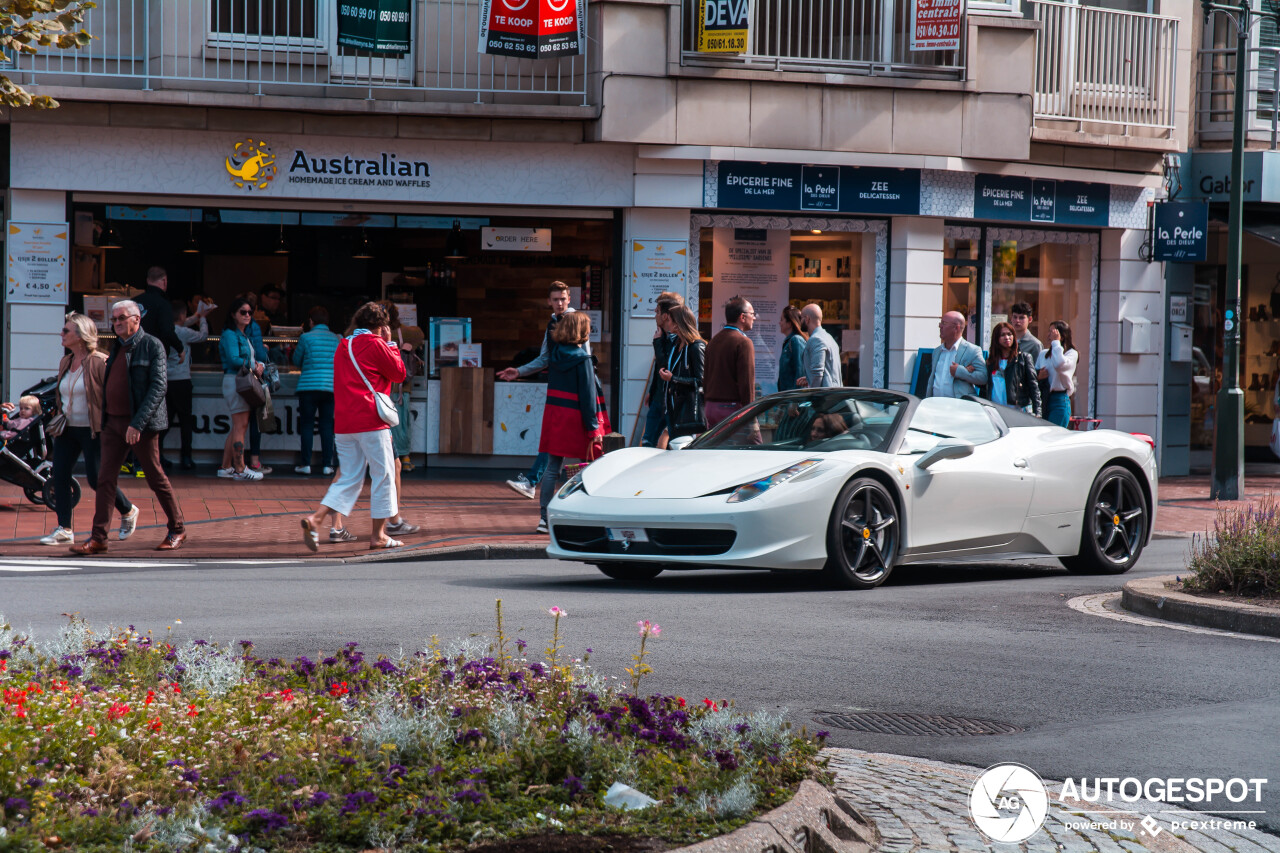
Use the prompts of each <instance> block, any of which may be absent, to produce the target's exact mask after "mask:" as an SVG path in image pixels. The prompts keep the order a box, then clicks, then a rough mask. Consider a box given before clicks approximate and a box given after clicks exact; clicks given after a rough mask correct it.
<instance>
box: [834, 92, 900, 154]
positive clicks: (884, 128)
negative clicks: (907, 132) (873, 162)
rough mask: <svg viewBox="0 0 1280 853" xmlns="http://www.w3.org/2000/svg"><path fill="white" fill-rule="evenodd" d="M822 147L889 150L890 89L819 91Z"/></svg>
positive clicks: (877, 152)
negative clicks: (820, 96) (820, 97)
mask: <svg viewBox="0 0 1280 853" xmlns="http://www.w3.org/2000/svg"><path fill="white" fill-rule="evenodd" d="M822 149H823V150H824V151H859V152H866V153H875V154H879V153H888V152H890V151H892V150H893V92H891V91H890V90H888V89H863V88H852V87H850V88H840V89H837V88H834V87H829V88H825V89H823V90H822Z"/></svg>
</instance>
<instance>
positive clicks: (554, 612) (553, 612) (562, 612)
mask: <svg viewBox="0 0 1280 853" xmlns="http://www.w3.org/2000/svg"><path fill="white" fill-rule="evenodd" d="M547 612H548V613H550V614H551V615H552V616H555V617H556V618H560V617H561V616H568V615H569V614H568V612H566V611H565V610H562V609H561V608H559V607H553V608H551V609H550V610H548V611H547Z"/></svg>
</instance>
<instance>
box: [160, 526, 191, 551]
mask: <svg viewBox="0 0 1280 853" xmlns="http://www.w3.org/2000/svg"><path fill="white" fill-rule="evenodd" d="M186 541H187V531H185V530H177V531H171V532H170V533H169V535H168V536H166V537H164V541H163V542H161V543H160V544H159V545H157V546H156V550H157V551H176V550H178V549H179V548H181V547H182V543H183V542H186Z"/></svg>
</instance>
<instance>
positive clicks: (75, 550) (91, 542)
mask: <svg viewBox="0 0 1280 853" xmlns="http://www.w3.org/2000/svg"><path fill="white" fill-rule="evenodd" d="M69 550H70V551H71V553H72V554H79V555H80V556H82V557H83V556H88V555H90V554H105V553H106V551H107V543H106V542H103V541H102V540H101V539H93V538H89V539H86V540H84V541H83V542H81V543H80V544H79V545H72V546H71V548H70V549H69Z"/></svg>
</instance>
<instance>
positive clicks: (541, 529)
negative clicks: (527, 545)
mask: <svg viewBox="0 0 1280 853" xmlns="http://www.w3.org/2000/svg"><path fill="white" fill-rule="evenodd" d="M533 532H534V533H550V532H551V530H550V529H549V528H548V527H547V520H546V519H545V518H543V519H539V521H538V529H537V530H535V531H533Z"/></svg>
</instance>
